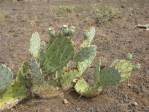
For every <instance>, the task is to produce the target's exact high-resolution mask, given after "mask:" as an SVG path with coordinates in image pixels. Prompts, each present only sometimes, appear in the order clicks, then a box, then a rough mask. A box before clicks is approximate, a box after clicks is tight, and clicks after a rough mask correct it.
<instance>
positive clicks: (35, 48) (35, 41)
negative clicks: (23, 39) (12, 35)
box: [29, 32, 41, 58]
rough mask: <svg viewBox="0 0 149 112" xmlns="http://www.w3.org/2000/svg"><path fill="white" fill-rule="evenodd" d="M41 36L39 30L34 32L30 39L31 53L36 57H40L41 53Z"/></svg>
mask: <svg viewBox="0 0 149 112" xmlns="http://www.w3.org/2000/svg"><path fill="white" fill-rule="evenodd" d="M40 41H41V40H40V37H39V34H38V32H35V33H33V34H32V38H31V39H30V49H29V51H30V53H31V55H32V56H33V57H34V58H39V53H40Z"/></svg>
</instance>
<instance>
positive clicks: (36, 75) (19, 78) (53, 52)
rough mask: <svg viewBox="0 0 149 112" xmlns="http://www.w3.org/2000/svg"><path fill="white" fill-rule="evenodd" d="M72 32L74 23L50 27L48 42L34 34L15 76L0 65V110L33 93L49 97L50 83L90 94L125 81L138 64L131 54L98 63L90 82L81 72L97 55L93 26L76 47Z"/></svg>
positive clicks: (86, 94)
mask: <svg viewBox="0 0 149 112" xmlns="http://www.w3.org/2000/svg"><path fill="white" fill-rule="evenodd" d="M74 31H75V28H74V27H73V26H67V25H64V26H62V27H61V28H60V29H59V30H58V31H55V30H54V28H53V27H50V28H49V41H48V42H47V43H46V42H44V41H41V39H40V36H39V34H38V32H35V33H33V34H32V37H31V39H30V48H29V52H30V54H31V58H30V59H29V60H28V61H27V62H25V63H23V64H22V66H21V67H20V68H19V70H18V73H17V74H16V78H14V79H13V78H12V77H13V73H12V72H11V70H10V69H9V68H8V67H6V66H5V65H2V64H1V65H0V111H1V110H4V109H8V108H11V107H12V106H14V105H15V104H17V103H18V102H20V101H21V100H23V99H25V98H27V97H29V96H32V95H33V96H34V95H38V96H40V97H48V96H51V94H50V92H51V88H52V86H54V87H55V86H56V87H58V88H60V87H61V88H62V89H64V90H68V89H70V88H73V89H74V90H75V91H76V92H77V93H78V94H80V95H81V96H85V97H93V96H96V95H98V94H99V93H100V92H101V91H102V90H103V89H104V88H106V87H108V86H112V85H116V84H119V83H120V82H122V81H125V80H127V79H128V78H129V77H130V75H131V72H132V70H133V69H134V68H136V67H138V66H136V65H134V64H133V63H132V62H131V60H132V55H131V54H129V55H128V59H122V60H115V61H114V62H113V63H112V64H111V66H108V67H105V68H101V62H100V63H98V64H97V66H96V69H95V72H94V79H93V80H94V81H93V83H92V84H90V83H89V82H87V81H86V80H85V78H84V75H85V71H86V70H87V69H88V68H90V66H91V65H92V63H93V61H94V59H95V57H96V52H97V51H96V49H97V46H96V45H92V41H93V39H94V37H95V27H91V28H89V29H88V30H87V31H85V32H84V40H83V42H82V43H81V44H80V48H79V49H76V48H75V47H74V46H75V45H74V43H75V42H74V41H73V40H72V37H73V33H74ZM70 62H71V63H73V64H74V66H73V67H72V66H71V65H70ZM56 87H55V88H56Z"/></svg>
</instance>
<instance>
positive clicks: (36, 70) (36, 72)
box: [30, 58, 44, 85]
mask: <svg viewBox="0 0 149 112" xmlns="http://www.w3.org/2000/svg"><path fill="white" fill-rule="evenodd" d="M30 70H31V79H32V83H33V84H35V85H37V84H41V83H42V82H43V81H44V75H43V74H42V70H41V68H40V64H39V63H38V62H37V61H36V59H34V58H32V59H31V61H30Z"/></svg>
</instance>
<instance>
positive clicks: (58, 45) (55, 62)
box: [43, 36, 74, 73]
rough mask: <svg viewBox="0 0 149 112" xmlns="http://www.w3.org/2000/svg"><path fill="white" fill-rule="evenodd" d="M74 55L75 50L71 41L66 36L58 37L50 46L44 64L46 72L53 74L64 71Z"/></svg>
mask: <svg viewBox="0 0 149 112" xmlns="http://www.w3.org/2000/svg"><path fill="white" fill-rule="evenodd" d="M73 55H74V48H73V46H72V43H71V40H70V39H68V38H66V37H64V36H60V37H57V38H56V39H55V40H54V41H53V42H52V44H51V43H50V44H48V47H47V50H46V54H45V61H44V64H43V67H44V70H45V71H46V72H50V73H51V72H56V71H59V70H60V69H63V67H64V66H66V64H67V63H68V61H69V60H70V59H72V57H73Z"/></svg>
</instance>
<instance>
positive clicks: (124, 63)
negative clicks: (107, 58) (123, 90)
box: [111, 59, 135, 81]
mask: <svg viewBox="0 0 149 112" xmlns="http://www.w3.org/2000/svg"><path fill="white" fill-rule="evenodd" d="M111 66H112V67H114V68H115V69H116V70H118V71H119V73H120V74H121V81H125V80H128V78H129V77H130V75H131V73H132V71H133V69H134V68H135V65H134V64H132V62H131V61H130V60H125V59H122V60H115V61H114V62H113V63H112V65H111Z"/></svg>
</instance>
